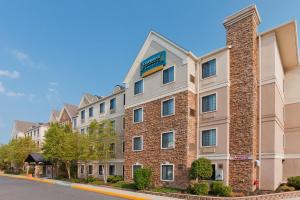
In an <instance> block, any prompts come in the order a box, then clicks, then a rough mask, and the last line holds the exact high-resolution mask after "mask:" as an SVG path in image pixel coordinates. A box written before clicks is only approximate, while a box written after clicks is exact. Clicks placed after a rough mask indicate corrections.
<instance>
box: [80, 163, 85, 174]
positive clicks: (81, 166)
mask: <svg viewBox="0 0 300 200" xmlns="http://www.w3.org/2000/svg"><path fill="white" fill-rule="evenodd" d="M80 173H81V174H83V173H84V165H80Z"/></svg>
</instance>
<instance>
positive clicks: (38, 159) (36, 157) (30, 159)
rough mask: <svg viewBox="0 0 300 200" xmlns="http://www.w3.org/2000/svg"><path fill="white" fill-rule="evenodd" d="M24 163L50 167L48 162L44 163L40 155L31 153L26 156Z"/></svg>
mask: <svg viewBox="0 0 300 200" xmlns="http://www.w3.org/2000/svg"><path fill="white" fill-rule="evenodd" d="M25 162H28V163H33V162H34V163H36V164H39V165H51V163H50V162H49V161H46V160H45V159H43V156H42V154H40V153H31V154H29V155H28V156H27V158H26V159H25Z"/></svg>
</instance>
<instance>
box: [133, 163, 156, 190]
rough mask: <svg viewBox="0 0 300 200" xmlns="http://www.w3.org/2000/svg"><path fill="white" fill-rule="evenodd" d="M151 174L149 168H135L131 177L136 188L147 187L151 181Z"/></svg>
mask: <svg viewBox="0 0 300 200" xmlns="http://www.w3.org/2000/svg"><path fill="white" fill-rule="evenodd" d="M151 175H152V172H151V170H150V169H147V168H140V169H138V170H136V171H135V173H134V177H133V180H134V183H135V187H136V188H137V189H138V190H143V189H145V188H148V187H149V185H150V181H151Z"/></svg>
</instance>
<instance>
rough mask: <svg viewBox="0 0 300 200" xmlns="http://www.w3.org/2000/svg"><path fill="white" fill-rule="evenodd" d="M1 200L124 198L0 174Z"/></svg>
mask: <svg viewBox="0 0 300 200" xmlns="http://www.w3.org/2000/svg"><path fill="white" fill-rule="evenodd" d="M0 200H123V199H122V198H116V197H111V196H106V195H102V194H98V193H93V192H88V191H82V190H76V189H73V188H69V187H64V186H60V185H54V184H45V183H38V182H35V181H29V180H21V179H14V178H8V177H1V176H0Z"/></svg>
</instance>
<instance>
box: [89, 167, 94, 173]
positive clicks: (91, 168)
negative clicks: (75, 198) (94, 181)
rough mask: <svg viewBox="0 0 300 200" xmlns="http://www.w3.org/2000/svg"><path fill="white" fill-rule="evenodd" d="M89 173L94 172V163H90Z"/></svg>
mask: <svg viewBox="0 0 300 200" xmlns="http://www.w3.org/2000/svg"><path fill="white" fill-rule="evenodd" d="M89 174H93V165H89Z"/></svg>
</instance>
